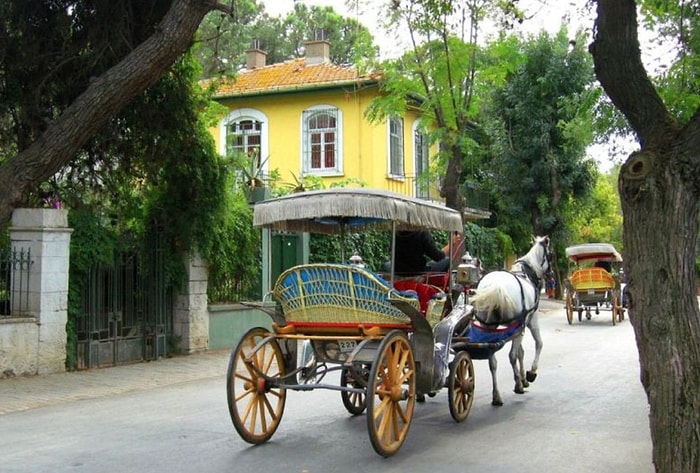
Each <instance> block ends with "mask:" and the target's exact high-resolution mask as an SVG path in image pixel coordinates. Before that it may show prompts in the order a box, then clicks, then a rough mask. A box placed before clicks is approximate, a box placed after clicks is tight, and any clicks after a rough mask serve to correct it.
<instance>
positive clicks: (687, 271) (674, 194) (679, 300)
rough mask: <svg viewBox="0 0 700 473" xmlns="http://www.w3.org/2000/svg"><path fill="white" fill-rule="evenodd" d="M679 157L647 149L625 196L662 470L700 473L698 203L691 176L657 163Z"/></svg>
mask: <svg viewBox="0 0 700 473" xmlns="http://www.w3.org/2000/svg"><path fill="white" fill-rule="evenodd" d="M664 148H665V149H668V150H672V149H673V147H672V146H671V145H670V144H669V145H667V146H665V147H664ZM657 153H662V151H658V152H657ZM670 153H673V151H670ZM676 159H677V158H675V157H674V156H673V155H670V156H667V157H663V158H661V159H660V158H659V156H658V154H657V155H653V154H652V153H650V152H647V151H643V152H639V153H636V154H634V155H632V156H631V157H630V158H629V160H628V161H627V163H625V165H624V166H623V167H622V169H621V172H620V197H621V200H622V209H623V213H624V217H625V218H624V224H623V228H624V244H625V268H626V270H625V272H626V274H627V275H628V279H627V283H628V286H627V287H628V296H629V298H628V304H629V311H630V320H631V322H632V325H633V327H634V331H635V336H636V339H637V346H638V349H639V361H640V366H641V380H642V384H643V386H644V390H645V391H646V393H647V398H648V400H649V405H650V408H651V415H650V428H651V438H652V442H653V461H654V464H655V466H656V471H658V472H668V473H682V472H687V473H695V472H698V471H700V461H699V460H700V389H699V388H700V369H698V366H700V346H699V345H698V340H699V337H700V313H699V312H698V302H697V298H696V296H695V265H694V262H695V241H696V238H697V226H698V222H697V212H698V205H697V201H698V197H697V195H696V194H695V192H692V191H691V190H690V189H689V188H688V182H687V178H686V177H685V176H683V175H680V174H679V173H678V172H675V171H674V170H673V169H671V168H670V167H661V166H659V165H658V164H655V163H657V162H659V161H666V160H670V161H671V162H673V161H675V160H676Z"/></svg>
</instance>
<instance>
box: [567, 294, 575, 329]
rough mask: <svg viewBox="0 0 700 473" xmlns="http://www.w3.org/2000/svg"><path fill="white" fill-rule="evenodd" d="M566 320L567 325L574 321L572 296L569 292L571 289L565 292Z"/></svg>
mask: <svg viewBox="0 0 700 473" xmlns="http://www.w3.org/2000/svg"><path fill="white" fill-rule="evenodd" d="M566 320H567V321H568V322H569V325H571V324H573V323H574V296H573V295H572V294H571V290H569V291H567V292H566Z"/></svg>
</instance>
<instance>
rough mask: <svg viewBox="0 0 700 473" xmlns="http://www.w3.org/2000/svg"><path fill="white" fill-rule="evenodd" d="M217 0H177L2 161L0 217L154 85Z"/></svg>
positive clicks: (8, 214) (216, 7) (1, 219)
mask: <svg viewBox="0 0 700 473" xmlns="http://www.w3.org/2000/svg"><path fill="white" fill-rule="evenodd" d="M215 9H219V10H225V8H224V7H223V6H221V5H219V4H217V3H216V1H215V0H173V2H172V5H171V7H170V10H169V11H168V12H167V14H166V15H165V16H164V17H163V20H162V21H161V23H160V24H159V25H158V28H156V31H155V33H154V34H153V35H152V36H150V37H149V38H148V39H147V40H146V41H144V42H143V43H141V44H140V45H139V46H138V47H137V48H136V49H134V50H133V51H132V52H131V53H130V54H129V55H128V56H126V57H125V58H124V59H123V60H122V61H121V62H119V63H118V64H117V65H115V66H114V67H112V68H111V69H109V70H108V71H107V72H105V73H104V74H102V75H101V76H100V77H97V78H96V79H95V80H94V81H92V83H91V84H90V86H89V87H88V88H87V89H86V90H85V92H83V93H82V94H81V95H80V96H79V97H78V98H77V99H76V100H75V101H74V102H73V103H72V104H71V105H70V106H69V107H68V108H67V109H66V110H65V111H64V112H63V113H62V114H61V115H60V116H59V117H58V118H57V119H56V120H54V121H53V122H52V123H51V124H50V125H49V126H48V128H47V129H46V131H45V132H44V133H43V134H42V135H41V136H40V137H39V139H37V140H36V141H35V142H34V143H32V144H31V145H30V146H29V147H28V148H27V149H25V150H21V151H20V153H19V154H17V155H16V156H14V157H12V158H10V159H9V160H7V161H6V162H4V163H3V164H2V165H0V183H2V185H0V222H4V221H6V220H7V219H8V218H9V217H10V215H11V214H12V209H13V208H14V207H15V206H16V205H17V204H18V203H20V202H22V201H23V200H24V198H25V197H26V195H27V194H28V193H29V192H31V191H32V190H34V189H36V188H37V187H38V185H39V184H40V183H41V182H43V181H44V180H46V179H47V178H49V177H50V176H52V175H53V174H55V173H56V172H57V171H58V170H60V169H61V167H63V166H65V165H66V164H67V163H68V162H69V161H70V160H71V159H72V158H73V156H75V153H76V152H77V151H78V150H79V149H80V148H81V147H82V146H83V145H84V144H85V143H86V142H87V141H88V140H90V139H91V138H92V137H93V136H94V135H95V134H96V133H98V132H99V131H100V129H101V128H102V127H103V126H105V124H106V123H107V122H108V121H109V119H110V118H111V117H113V116H114V115H115V114H116V113H118V112H119V111H120V110H121V109H122V108H124V107H125V106H126V105H128V104H129V102H131V100H132V99H133V98H134V97H135V96H136V95H138V94H139V93H141V92H143V91H144V90H146V89H147V88H148V87H150V86H151V85H153V84H155V83H156V82H157V81H158V80H159V79H160V78H161V77H162V76H163V74H164V73H165V72H166V71H167V70H168V68H169V67H170V66H171V65H172V64H173V63H174V62H175V61H176V60H177V59H178V58H179V57H180V56H181V55H182V53H183V52H184V51H185V50H186V49H187V48H188V47H189V46H190V44H191V43H192V39H193V38H194V34H195V32H196V31H197V27H198V26H199V24H200V22H201V21H202V19H203V18H204V15H206V13H208V12H209V11H211V10H215Z"/></svg>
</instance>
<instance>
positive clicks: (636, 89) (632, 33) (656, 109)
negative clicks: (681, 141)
mask: <svg viewBox="0 0 700 473" xmlns="http://www.w3.org/2000/svg"><path fill="white" fill-rule="evenodd" d="M597 4H598V7H597V17H596V21H595V27H594V37H593V43H591V45H590V46H589V51H590V53H591V54H592V55H593V60H594V63H595V72H596V76H597V77H598V80H599V81H600V83H601V84H602V86H603V88H604V89H605V91H606V92H607V94H608V96H609V97H610V100H612V102H613V103H614V104H615V106H616V107H617V108H618V109H619V110H620V111H621V112H622V113H623V114H624V115H625V117H626V118H627V120H628V122H629V124H630V126H631V127H632V129H634V131H635V132H636V133H637V137H638V138H639V140H640V142H641V144H642V146H645V145H648V144H649V143H654V142H656V141H658V140H659V138H660V137H661V136H663V135H665V134H667V133H669V132H672V131H673V130H677V129H678V125H677V123H676V122H675V120H674V119H673V117H672V116H671V115H670V114H669V113H668V110H667V109H666V106H665V105H664V103H663V101H662V100H661V97H659V95H658V94H657V92H656V90H655V89H654V86H653V85H652V83H651V81H650V80H649V77H648V76H647V73H646V70H645V69H644V65H643V64H642V58H641V52H640V49H639V40H638V38H637V11H636V7H637V5H636V2H635V1H634V0H597Z"/></svg>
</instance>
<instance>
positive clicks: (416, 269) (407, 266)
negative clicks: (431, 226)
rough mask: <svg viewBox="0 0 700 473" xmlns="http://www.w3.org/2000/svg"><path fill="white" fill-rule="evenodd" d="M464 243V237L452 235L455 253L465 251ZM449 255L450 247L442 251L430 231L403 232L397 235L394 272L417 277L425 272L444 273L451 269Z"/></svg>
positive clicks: (457, 234) (456, 234) (447, 246)
mask: <svg viewBox="0 0 700 473" xmlns="http://www.w3.org/2000/svg"><path fill="white" fill-rule="evenodd" d="M463 243H464V239H463V237H462V235H460V234H459V233H457V232H455V233H454V234H453V235H452V249H453V252H455V251H463ZM449 254H450V245H449V244H448V245H445V247H444V248H443V249H442V250H440V249H439V248H438V247H437V246H436V245H435V241H434V240H433V237H432V235H431V234H430V232H428V231H425V230H421V231H401V232H398V233H397V234H396V261H395V266H394V272H395V273H396V274H399V275H417V274H423V273H425V272H439V273H444V272H447V270H448V268H449V267H450V257H449ZM460 254H461V253H460ZM428 259H430V260H431V261H428Z"/></svg>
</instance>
